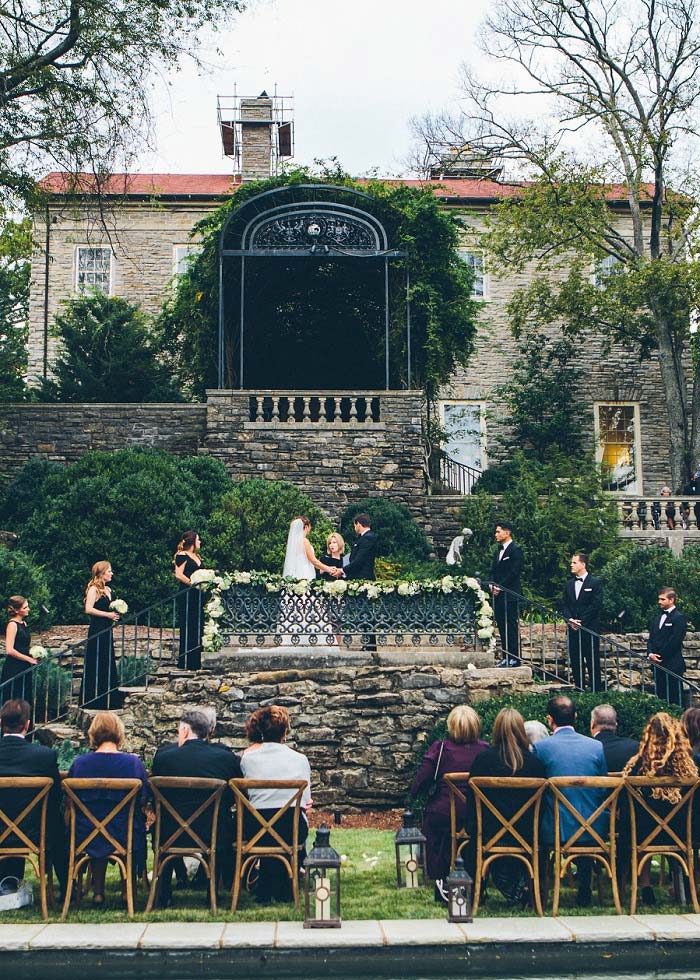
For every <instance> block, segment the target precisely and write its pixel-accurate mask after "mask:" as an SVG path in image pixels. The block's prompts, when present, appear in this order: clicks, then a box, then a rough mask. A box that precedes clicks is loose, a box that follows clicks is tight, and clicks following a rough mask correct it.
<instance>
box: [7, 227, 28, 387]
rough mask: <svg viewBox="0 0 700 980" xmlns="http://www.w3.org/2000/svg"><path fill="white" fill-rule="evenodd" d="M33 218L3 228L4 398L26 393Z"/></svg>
mask: <svg viewBox="0 0 700 980" xmlns="http://www.w3.org/2000/svg"><path fill="white" fill-rule="evenodd" d="M31 253H32V231H31V222H30V221H29V219H28V218H25V219H24V220H23V221H5V222H3V224H2V229H1V230H0V402H2V401H17V400H19V399H21V398H23V397H24V394H25V385H24V375H25V374H26V370H27V334H28V328H27V317H28V315H29V273H30V265H29V260H30V257H31Z"/></svg>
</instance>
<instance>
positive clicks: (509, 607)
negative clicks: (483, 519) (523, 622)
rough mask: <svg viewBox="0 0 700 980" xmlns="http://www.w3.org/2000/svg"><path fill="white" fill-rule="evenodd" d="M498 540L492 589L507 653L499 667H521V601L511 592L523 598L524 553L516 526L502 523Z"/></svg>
mask: <svg viewBox="0 0 700 980" xmlns="http://www.w3.org/2000/svg"><path fill="white" fill-rule="evenodd" d="M494 537H495V538H496V541H497V542H498V548H497V550H496V552H495V553H494V556H493V562H492V563H491V580H490V582H489V589H490V590H491V594H492V596H493V611H494V614H495V616H496V624H497V626H498V632H499V633H500V636H501V647H502V648H503V650H505V651H506V655H505V657H504V658H503V660H501V662H500V663H499V664H498V666H499V667H517V666H518V664H519V663H520V636H519V633H518V600H517V599H516V598H515V597H514V596H512V595H510V594H509V592H515V593H517V595H522V586H521V585H520V574H521V572H522V570H523V561H524V558H523V552H522V549H521V548H519V547H518V545H517V544H516V543H515V542H514V541H513V527H512V525H511V524H509V523H508V522H507V521H500V522H499V523H498V524H497V525H496V530H495V531H494ZM504 589H508V590H509V592H505V591H504Z"/></svg>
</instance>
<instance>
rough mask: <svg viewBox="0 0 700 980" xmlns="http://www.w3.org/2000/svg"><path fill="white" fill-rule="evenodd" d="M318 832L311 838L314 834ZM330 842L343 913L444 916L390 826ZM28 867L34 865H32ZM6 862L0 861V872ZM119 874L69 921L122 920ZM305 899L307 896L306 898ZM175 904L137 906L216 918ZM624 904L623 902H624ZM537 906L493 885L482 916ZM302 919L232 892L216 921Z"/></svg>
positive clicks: (197, 903)
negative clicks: (409, 870)
mask: <svg viewBox="0 0 700 980" xmlns="http://www.w3.org/2000/svg"><path fill="white" fill-rule="evenodd" d="M313 833H314V832H313V831H312V832H311V835H310V836H311V838H313ZM331 843H332V844H333V846H334V847H335V849H336V850H337V851H338V853H339V854H341V855H344V856H345V860H344V862H343V866H342V899H341V901H342V915H343V918H344V919H431V918H443V917H444V916H445V910H444V906H441V905H438V904H437V903H436V902H435V901H434V899H433V889H432V884H430V885H429V886H428V887H425V888H418V889H402V890H401V891H399V890H398V889H397V888H396V871H395V864H394V834H393V832H392V831H386V830H343V829H334V830H333V832H332V834H331ZM27 867H29V866H27ZM1 869H2V865H1V864H0V873H1ZM604 891H605V898H604V905H603V907H601V906H597V905H594V906H593V907H592V908H590V909H577V908H576V906H575V892H574V890H573V889H571V888H564V889H563V892H562V900H561V907H560V911H561V914H562V915H577V914H580V915H598V914H601V913H612V914H614V911H615V909H614V907H613V905H612V899H611V898H610V889H609V887H605V890H604ZM120 894H121V893H120V886H119V876H118V873H117V871H116V869H112V870H110V872H109V875H108V880H107V895H106V908H105V909H104V910H101V911H99V912H98V911H94V910H93V909H92V908H91V907H90V896H88V897H87V898H83V901H82V903H81V906H80V908H79V909H71V911H70V913H69V916H68V921H69V922H123V921H126V920H127V918H128V917H127V914H126V912H125V911H123V910H122V909H121V908H120ZM656 896H657V902H658V904H657V906H656V907H655V909H648V908H645V907H644V906H640V907H639V908H638V911H640V912H644V911H661V912H672V911H688V909H680V910H679V909H678V908H677V907H676V906H674V905H672V904H671V899H670V898H669V896H668V894H667V889H666V888H656ZM34 902H35V904H34V906H33V907H32V908H28V909H19V910H17V911H15V912H4V913H2V916H1V918H2V921H3V922H8V923H9V922H37V921H41V912H40V909H39V896H38V889H37V888H36V887H35V890H34ZM302 902H303V899H302ZM145 904H146V896H144V895H143V893H140V894H139V895H138V898H137V909H143V908H144V906H145ZM173 904H174V907H173V908H170V909H168V910H165V911H154V912H152V913H151V914H150V915H145V913H144V912H143V911H137V913H136V919H137V920H138V921H144V922H172V921H188V922H193V921H194V922H199V921H202V922H204V921H207V920H208V919H210V918H211V916H210V913H209V905H208V893H206V892H204V891H195V890H183V891H174V892H173ZM623 909H624V904H623ZM533 914H534V913H533V912H532V911H525V912H521V911H519V910H518V911H514V910H512V909H509V908H508V907H507V905H506V904H505V901H504V900H503V899H501V897H500V895H499V894H498V893H497V892H496V890H495V889H494V888H493V886H491V887H490V889H489V895H488V897H487V899H486V900H485V901H484V902H482V904H481V906H480V908H479V917H485V916H504V915H507V916H512V915H517V916H531V915H533ZM59 915H60V910H58V909H55V910H54V911H53V913H52V914H51V921H56V920H57V919H58V918H59ZM301 918H303V916H302V914H301V913H297V912H296V911H295V909H294V906H293V905H292V904H291V903H290V904H289V905H286V904H284V905H266V906H258V905H256V904H255V902H254V901H253V899H252V898H251V897H250V896H249V895H248V894H247V893H245V892H244V893H243V894H242V897H241V900H240V903H239V907H238V911H237V912H236V914H235V915H232V914H231V911H230V896H224V895H220V905H219V912H218V915H217V920H220V921H231V922H261V921H270V920H272V921H280V920H294V919H301Z"/></svg>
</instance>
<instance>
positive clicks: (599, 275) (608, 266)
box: [593, 255, 620, 286]
mask: <svg viewBox="0 0 700 980" xmlns="http://www.w3.org/2000/svg"><path fill="white" fill-rule="evenodd" d="M619 265H620V260H619V259H618V258H617V256H615V255H604V256H603V257H602V258H601V259H598V261H597V262H596V264H595V269H594V271H593V280H594V282H595V284H596V286H603V285H604V284H605V280H606V279H608V278H609V277H610V276H611V275H612V273H613V272H615V270H616V269H618V267H619Z"/></svg>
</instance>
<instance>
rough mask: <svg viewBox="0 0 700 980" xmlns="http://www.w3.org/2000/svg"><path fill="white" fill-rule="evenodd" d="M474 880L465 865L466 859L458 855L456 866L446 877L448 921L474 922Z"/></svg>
mask: <svg viewBox="0 0 700 980" xmlns="http://www.w3.org/2000/svg"><path fill="white" fill-rule="evenodd" d="M473 887H474V882H473V881H472V879H471V876H470V875H469V872H468V871H467V870H466V869H465V867H464V861H463V860H462V858H461V857H458V858H457V860H456V861H455V866H454V868H453V870H452V871H451V872H450V874H449V875H448V876H447V878H446V879H445V888H446V889H447V921H448V922H473V921H474V920H473V919H472V890H473Z"/></svg>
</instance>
